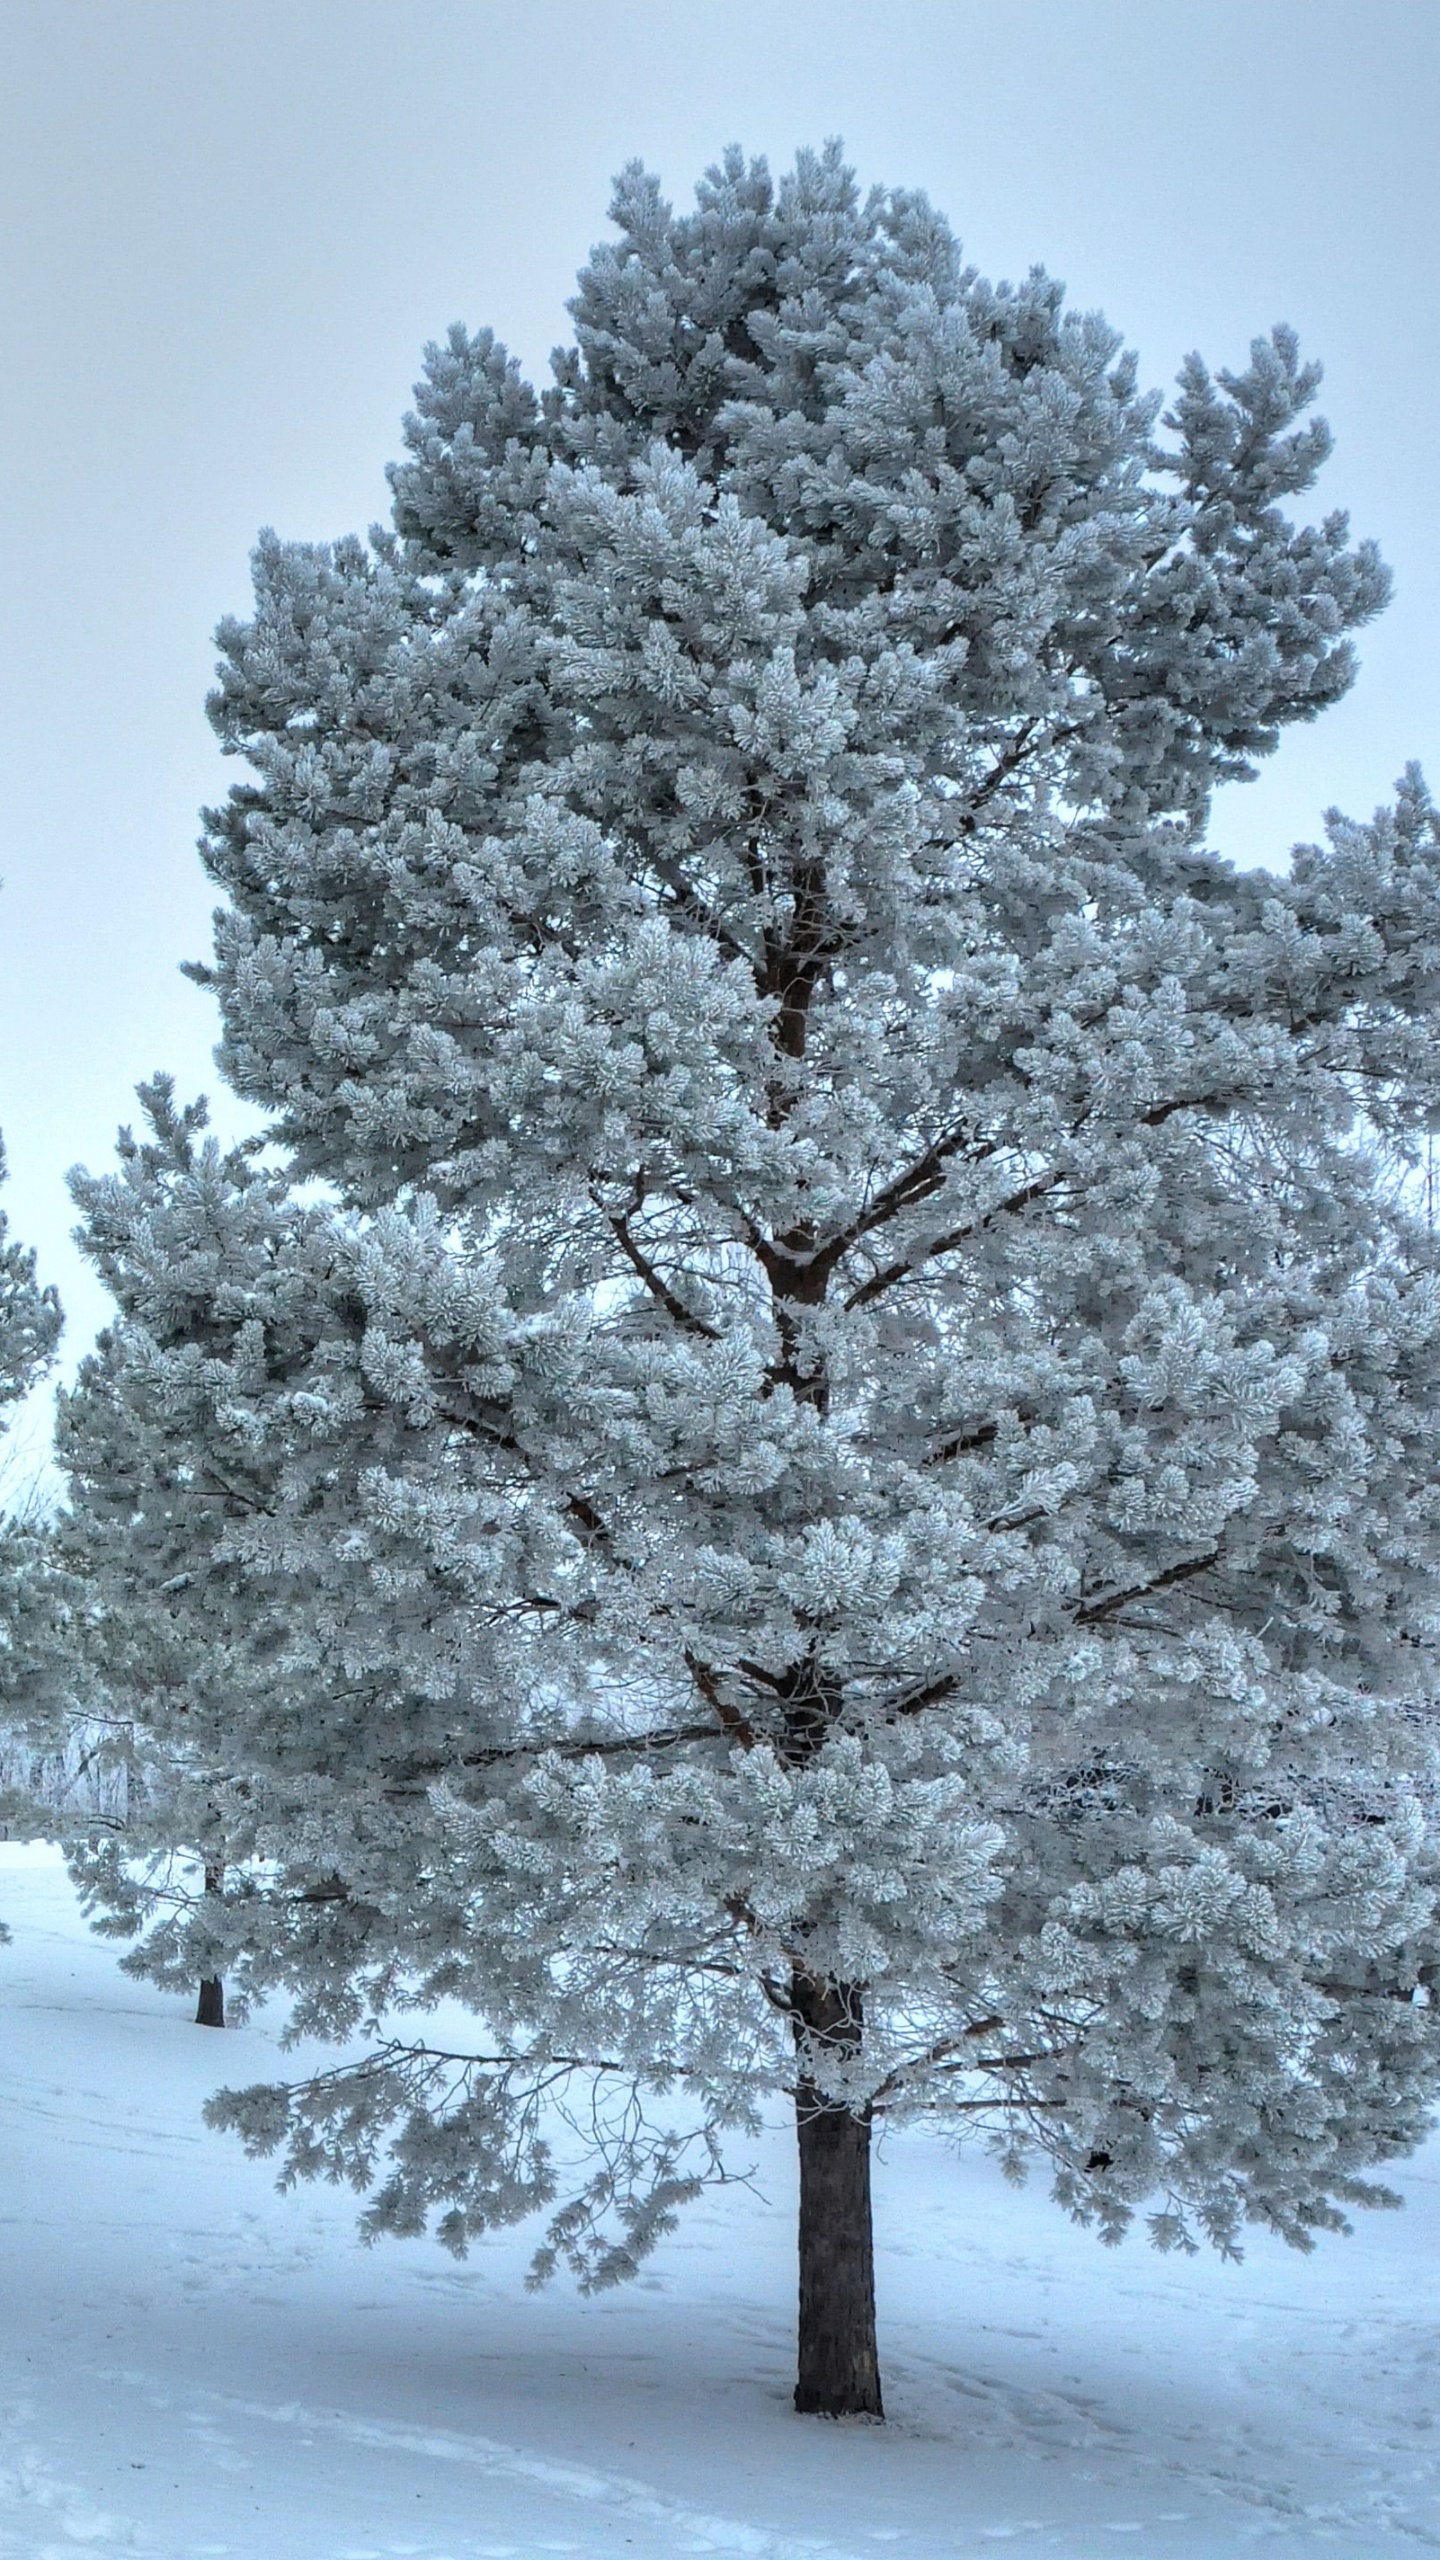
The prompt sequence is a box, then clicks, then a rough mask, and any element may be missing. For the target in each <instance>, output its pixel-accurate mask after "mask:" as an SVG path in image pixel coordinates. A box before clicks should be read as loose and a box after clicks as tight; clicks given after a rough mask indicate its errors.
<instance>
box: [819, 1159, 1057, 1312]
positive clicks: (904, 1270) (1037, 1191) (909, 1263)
mask: <svg viewBox="0 0 1440 2560" xmlns="http://www.w3.org/2000/svg"><path fill="white" fill-rule="evenodd" d="M1061 1178H1062V1177H1061V1175H1060V1172H1059V1170H1058V1169H1057V1168H1052V1170H1051V1171H1050V1172H1049V1173H1044V1174H1037V1175H1036V1177H1035V1179H1034V1181H1033V1182H1027V1183H1024V1184H1023V1185H1022V1186H1021V1188H1020V1190H1018V1191H1012V1192H1010V1193H1009V1194H1008V1196H1007V1197H1006V1198H1005V1199H1004V1200H997V1201H996V1203H995V1205H994V1207H993V1208H992V1209H987V1210H986V1211H985V1214H984V1216H983V1217H980V1218H969V1219H967V1220H966V1222H965V1224H964V1226H963V1227H952V1228H951V1229H950V1231H949V1233H948V1235H943V1236H936V1237H935V1238H934V1239H933V1241H932V1242H931V1243H930V1244H927V1245H925V1246H924V1247H923V1248H922V1250H921V1251H920V1252H919V1253H913V1254H905V1255H902V1256H901V1258H900V1259H899V1260H898V1261H895V1262H891V1263H888V1264H887V1265H886V1268H885V1269H884V1270H883V1271H877V1272H875V1273H874V1274H873V1276H872V1277H871V1278H870V1279H869V1280H865V1281H862V1282H861V1284H860V1286H859V1288H858V1289H852V1290H851V1292H850V1295H849V1297H848V1298H847V1299H846V1300H845V1308H846V1312H847V1314H848V1313H849V1312H850V1311H851V1310H852V1309H853V1308H856V1307H867V1306H869V1305H870V1304H871V1303H872V1301H873V1300H874V1299H876V1298H879V1297H882V1296H883V1295H884V1293H885V1291H886V1290H887V1289H892V1288H893V1287H894V1286H895V1283H896V1282H897V1281H898V1280H908V1279H910V1278H912V1277H913V1275H914V1274H915V1273H916V1272H917V1271H920V1270H923V1268H924V1266H925V1264H926V1263H927V1262H933V1261H935V1259H936V1258H937V1256H938V1255H940V1254H942V1253H953V1252H954V1251H955V1249H956V1247H957V1246H958V1245H962V1244H965V1243H967V1242H968V1241H969V1239H970V1238H971V1237H972V1236H978V1235H983V1234H984V1232H985V1229H986V1228H987V1227H988V1226H989V1225H990V1224H991V1223H992V1221H993V1220H994V1219H996V1218H1003V1217H1010V1216H1013V1215H1014V1214H1016V1213H1017V1212H1018V1211H1019V1210H1021V1209H1028V1208H1029V1206H1030V1204H1031V1202H1032V1201H1033V1200H1041V1199H1043V1198H1044V1197H1045V1194H1046V1193H1047V1192H1050V1191H1053V1190H1054V1188H1055V1185H1056V1183H1057V1182H1059V1181H1060V1180H1061ZM937 1188H938V1186H937Z"/></svg>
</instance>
